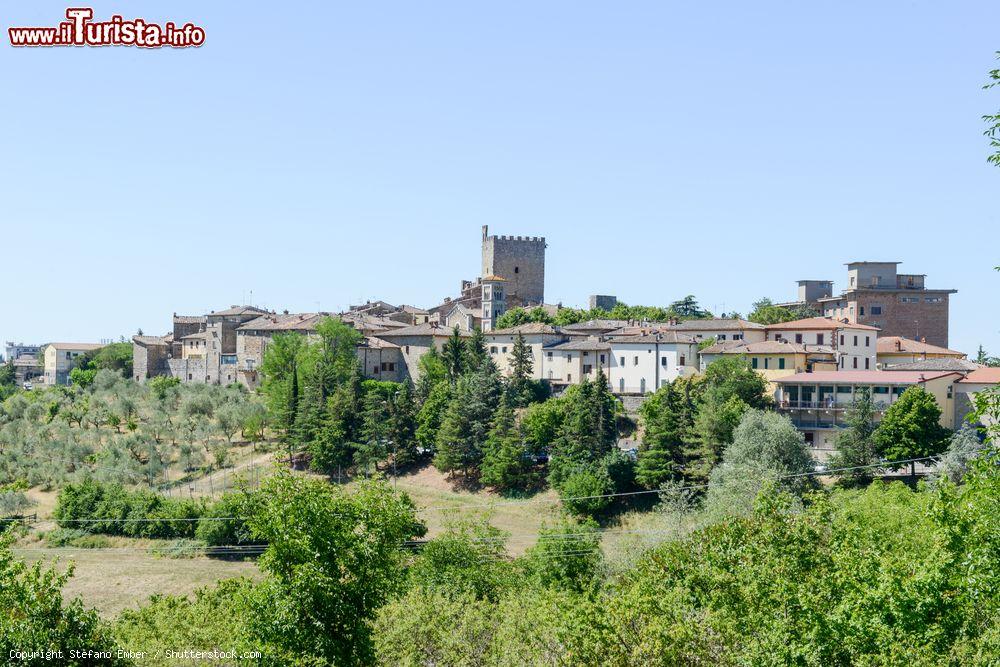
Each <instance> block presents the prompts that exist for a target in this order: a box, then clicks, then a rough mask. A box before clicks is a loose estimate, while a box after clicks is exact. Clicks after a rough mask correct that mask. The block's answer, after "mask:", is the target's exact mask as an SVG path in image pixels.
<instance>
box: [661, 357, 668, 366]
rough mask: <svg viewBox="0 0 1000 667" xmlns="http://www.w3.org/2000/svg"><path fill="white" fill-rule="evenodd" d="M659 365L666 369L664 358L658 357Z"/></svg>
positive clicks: (665, 359)
mask: <svg viewBox="0 0 1000 667" xmlns="http://www.w3.org/2000/svg"><path fill="white" fill-rule="evenodd" d="M660 365H661V366H663V367H664V368H665V367H666V365H667V358H666V357H660Z"/></svg>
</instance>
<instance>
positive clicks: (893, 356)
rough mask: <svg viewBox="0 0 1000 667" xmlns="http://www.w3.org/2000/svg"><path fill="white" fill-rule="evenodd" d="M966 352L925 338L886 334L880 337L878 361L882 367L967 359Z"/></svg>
mask: <svg viewBox="0 0 1000 667" xmlns="http://www.w3.org/2000/svg"><path fill="white" fill-rule="evenodd" d="M965 357H966V355H965V353H964V352H959V351H957V350H949V349H948V348H946V347H938V346H937V345H931V344H930V343H928V342H926V341H923V340H913V339H911V338H904V337H902V336H886V337H884V338H879V339H878V363H879V366H880V367H881V368H890V367H892V366H896V365H899V364H906V363H911V362H914V361H926V360H927V359H965Z"/></svg>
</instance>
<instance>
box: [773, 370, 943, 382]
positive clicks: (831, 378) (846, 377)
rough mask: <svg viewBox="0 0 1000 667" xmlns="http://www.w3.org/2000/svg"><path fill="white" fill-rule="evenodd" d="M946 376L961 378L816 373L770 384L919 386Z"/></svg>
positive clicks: (901, 373) (895, 373) (918, 373)
mask: <svg viewBox="0 0 1000 667" xmlns="http://www.w3.org/2000/svg"><path fill="white" fill-rule="evenodd" d="M946 375H955V376H961V373H957V372H943V373H928V372H921V371H818V372H815V373H796V374H795V375H788V376H785V377H783V378H778V379H776V380H772V382H781V383H785V382H788V383H793V384H798V383H801V382H810V383H815V384H920V383H921V382H926V381H927V380H936V379H938V378H942V377H945V376H946Z"/></svg>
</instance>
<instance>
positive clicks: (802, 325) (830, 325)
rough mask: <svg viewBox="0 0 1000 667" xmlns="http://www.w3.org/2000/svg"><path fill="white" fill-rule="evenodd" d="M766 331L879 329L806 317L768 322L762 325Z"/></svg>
mask: <svg viewBox="0 0 1000 667" xmlns="http://www.w3.org/2000/svg"><path fill="white" fill-rule="evenodd" d="M764 328H765V329H767V330H768V331H772V330H777V331H799V330H803V331H804V330H810V329H822V330H830V329H864V330H866V331H881V329H879V328H878V327H871V326H868V325H867V324H850V323H848V322H841V321H840V320H835V319H833V318H832V317H807V318H806V319H804V320H792V321H791V322H781V323H779V324H768V325H767V326H766V327H764Z"/></svg>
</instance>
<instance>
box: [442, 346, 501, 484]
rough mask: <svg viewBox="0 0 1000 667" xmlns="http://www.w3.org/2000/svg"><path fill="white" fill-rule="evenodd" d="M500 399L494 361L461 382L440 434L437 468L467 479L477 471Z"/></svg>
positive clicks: (444, 418) (490, 361)
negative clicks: (460, 473) (456, 473)
mask: <svg viewBox="0 0 1000 667" xmlns="http://www.w3.org/2000/svg"><path fill="white" fill-rule="evenodd" d="M499 399H500V377H499V375H498V373H497V369H496V365H495V364H494V363H493V362H492V360H490V359H487V360H486V362H485V363H483V364H482V365H481V366H480V367H479V369H478V370H476V371H474V372H471V373H468V374H467V375H465V376H463V377H462V378H460V379H459V381H458V384H457V385H456V386H455V391H454V394H453V395H452V397H451V399H450V400H449V402H448V407H447V409H446V410H445V413H444V417H443V418H442V421H441V428H440V429H439V430H438V435H437V439H436V445H437V452H436V454H435V456H434V465H435V467H437V468H438V469H439V470H441V471H443V472H456V471H461V472H462V474H463V475H466V476H468V475H470V474H471V473H472V472H473V471H476V470H478V467H479V464H480V462H481V461H482V452H483V445H484V443H485V442H486V438H487V436H488V435H489V431H490V424H491V421H492V419H493V413H494V411H495V410H496V408H497V405H498V403H499Z"/></svg>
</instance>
